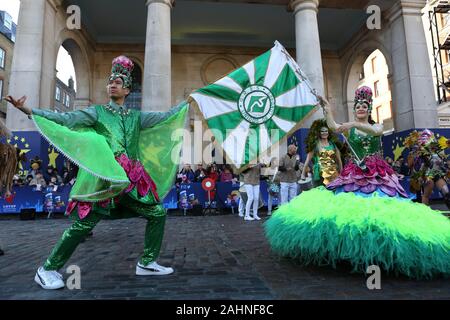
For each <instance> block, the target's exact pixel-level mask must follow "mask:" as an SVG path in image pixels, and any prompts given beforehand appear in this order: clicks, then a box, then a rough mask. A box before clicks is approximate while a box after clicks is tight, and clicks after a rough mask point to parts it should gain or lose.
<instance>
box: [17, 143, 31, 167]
mask: <svg viewBox="0 0 450 320" xmlns="http://www.w3.org/2000/svg"><path fill="white" fill-rule="evenodd" d="M14 146H15V147H16V148H17V143H16V144H15V145H14ZM30 151H31V149H21V150H20V155H24V154H27V153H28V152H30ZM19 169H20V170H23V165H22V161H20V162H19Z"/></svg>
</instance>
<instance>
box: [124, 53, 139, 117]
mask: <svg viewBox="0 0 450 320" xmlns="http://www.w3.org/2000/svg"><path fill="white" fill-rule="evenodd" d="M133 62H134V61H133ZM131 76H132V78H133V84H132V86H131V93H130V94H129V95H128V97H127V99H126V101H125V105H126V106H127V107H128V108H131V109H137V110H141V105H142V69H141V67H140V66H139V65H138V64H137V63H136V62H134V69H133V72H132V73H131Z"/></svg>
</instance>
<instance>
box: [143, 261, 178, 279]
mask: <svg viewBox="0 0 450 320" xmlns="http://www.w3.org/2000/svg"><path fill="white" fill-rule="evenodd" d="M171 273H173V269H172V268H170V267H163V266H160V265H159V264H157V263H156V261H153V262H151V263H149V264H148V265H146V266H144V265H142V264H141V263H140V262H138V264H137V265H136V275H138V276H165V275H168V274H171Z"/></svg>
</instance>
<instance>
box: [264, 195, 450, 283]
mask: <svg viewBox="0 0 450 320" xmlns="http://www.w3.org/2000/svg"><path fill="white" fill-rule="evenodd" d="M264 227H265V232H266V236H267V238H268V240H269V243H270V245H271V247H272V249H273V250H274V251H275V252H277V253H278V254H280V255H282V256H288V257H292V258H298V259H299V260H300V261H301V262H302V263H304V264H316V265H331V266H333V267H336V264H337V263H338V262H340V261H348V262H350V263H351V264H352V266H353V268H354V269H353V271H354V272H363V273H365V272H366V270H367V267H368V266H370V265H378V266H379V267H380V268H382V269H384V270H385V271H387V272H390V273H391V272H392V273H394V274H396V275H398V274H399V273H402V274H404V275H406V276H408V277H411V278H417V279H422V278H425V279H426V278H432V277H434V276H438V275H443V276H444V277H448V276H449V275H450V220H449V219H448V218H446V217H445V216H443V215H442V214H441V213H440V212H438V211H434V210H432V209H430V208H429V207H427V206H425V205H423V204H418V203H413V202H411V201H399V200H397V199H395V198H384V197H379V196H378V195H374V196H373V197H370V198H363V197H359V196H357V195H355V194H353V193H341V194H338V195H335V194H334V193H333V192H331V191H328V190H326V189H325V188H322V187H319V188H316V189H313V190H310V191H306V192H303V193H302V194H300V195H299V196H298V197H296V198H295V199H293V200H292V201H291V202H290V203H288V204H286V205H283V206H281V207H280V208H279V209H278V210H277V211H275V212H274V214H273V215H272V217H271V218H270V219H269V220H268V221H267V222H266V223H265V225H264Z"/></svg>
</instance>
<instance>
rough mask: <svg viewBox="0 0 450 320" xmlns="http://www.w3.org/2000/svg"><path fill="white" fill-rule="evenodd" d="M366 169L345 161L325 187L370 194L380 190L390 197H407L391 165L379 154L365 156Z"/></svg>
mask: <svg viewBox="0 0 450 320" xmlns="http://www.w3.org/2000/svg"><path fill="white" fill-rule="evenodd" d="M365 165H366V169H365V170H363V169H361V168H360V167H359V166H358V165H356V164H355V163H354V162H353V161H350V162H349V163H347V164H346V165H345V167H344V169H343V170H342V172H341V174H340V175H339V177H337V178H336V179H335V180H334V181H332V182H331V183H330V184H329V185H328V186H327V188H328V189H330V190H336V189H339V188H341V187H342V188H343V191H345V192H362V193H365V194H370V193H373V192H375V191H376V190H380V191H382V192H383V193H385V194H386V195H388V196H390V197H395V196H402V197H404V198H408V194H407V193H406V191H405V190H404V189H403V187H402V186H401V184H400V181H399V179H398V176H397V175H396V173H395V171H394V170H393V169H392V167H391V166H390V165H389V164H388V163H387V162H386V161H385V160H384V159H383V158H381V156H379V155H372V156H368V157H366V158H365Z"/></svg>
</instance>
